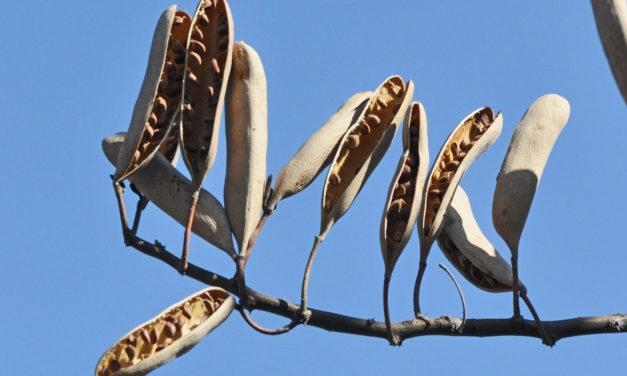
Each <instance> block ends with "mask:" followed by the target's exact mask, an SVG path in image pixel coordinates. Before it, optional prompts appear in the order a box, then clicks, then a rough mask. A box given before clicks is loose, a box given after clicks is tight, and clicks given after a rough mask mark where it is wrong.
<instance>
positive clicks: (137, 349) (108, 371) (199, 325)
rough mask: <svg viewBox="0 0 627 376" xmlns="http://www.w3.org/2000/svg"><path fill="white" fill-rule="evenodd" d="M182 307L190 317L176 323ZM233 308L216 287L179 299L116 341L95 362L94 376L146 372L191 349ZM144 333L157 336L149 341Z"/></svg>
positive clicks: (120, 375) (224, 318)
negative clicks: (208, 304)
mask: <svg viewBox="0 0 627 376" xmlns="http://www.w3.org/2000/svg"><path fill="white" fill-rule="evenodd" d="M203 300H211V301H212V302H213V305H211V306H210V308H208V307H207V306H206V305H205V304H204V303H203ZM184 304H187V305H188V306H189V307H190V312H191V318H189V319H183V320H180V319H181V318H182V316H181V314H182V307H183V305H184ZM234 306H235V303H234V299H233V297H231V296H230V295H229V294H228V293H227V292H226V291H225V290H223V289H221V288H219V287H209V288H207V289H204V290H201V291H200V292H197V293H196V294H194V295H191V296H189V297H187V298H185V299H183V300H181V301H180V302H178V303H176V304H174V305H172V306H170V307H168V308H167V309H166V310H164V311H163V312H161V313H160V314H159V315H157V316H156V317H155V318H153V319H151V320H150V321H147V322H145V323H144V324H141V325H140V326H138V327H137V328H135V329H133V330H131V331H130V332H129V333H128V334H126V335H125V336H123V337H122V338H121V339H120V340H118V341H117V342H116V343H115V344H114V345H113V346H112V347H111V348H110V349H109V350H107V351H106V352H105V353H104V354H103V355H102V357H101V358H100V360H99V361H98V364H97V365H96V376H113V375H115V376H123V375H124V376H130V375H134V376H135V375H145V374H147V373H149V372H150V371H152V370H154V369H155V368H157V367H160V366H162V365H164V364H165V363H167V362H169V361H171V360H173V359H175V358H177V357H179V356H180V355H183V354H184V353H186V352H187V351H189V350H191V348H192V347H194V346H195V345H196V344H197V343H198V342H200V340H202V339H203V338H204V337H205V336H206V335H207V334H209V333H210V332H211V331H212V330H213V329H215V328H216V327H217V326H218V325H220V324H221V323H222V322H223V321H224V320H226V318H227V317H228V316H229V315H230V314H231V311H233V307H234ZM173 320H174V322H177V323H179V324H180V327H177V326H176V325H175V324H173V323H172V321H173ZM147 333H158V334H156V339H155V340H154V341H152V340H151V339H150V337H149V335H148V334H147ZM129 343H134V345H130V344H129Z"/></svg>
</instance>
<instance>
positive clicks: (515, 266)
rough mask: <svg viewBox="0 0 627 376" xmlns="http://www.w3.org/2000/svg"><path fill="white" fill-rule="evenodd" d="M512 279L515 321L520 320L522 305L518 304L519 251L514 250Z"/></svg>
mask: <svg viewBox="0 0 627 376" xmlns="http://www.w3.org/2000/svg"><path fill="white" fill-rule="evenodd" d="M512 279H513V282H514V288H513V291H512V292H513V294H514V317H513V318H514V320H518V319H520V305H519V302H518V296H519V291H518V250H516V251H514V250H512Z"/></svg>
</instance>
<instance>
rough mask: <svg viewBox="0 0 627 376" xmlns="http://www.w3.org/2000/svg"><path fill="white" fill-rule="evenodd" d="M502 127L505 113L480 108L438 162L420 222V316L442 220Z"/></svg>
mask: <svg viewBox="0 0 627 376" xmlns="http://www.w3.org/2000/svg"><path fill="white" fill-rule="evenodd" d="M502 128H503V116H502V115H501V113H498V114H497V115H496V116H494V112H493V111H492V109H491V108H489V107H483V108H480V109H478V110H476V111H474V112H472V113H471V114H470V115H468V116H467V117H466V118H465V119H464V120H462V121H461V123H459V125H458V126H457V127H456V128H455V130H454V131H453V132H452V133H451V135H450V136H449V137H448V139H447V140H446V142H444V145H443V146H442V149H441V150H440V153H439V154H438V156H437V158H436V159H435V161H434V164H433V167H432V168H431V172H430V174H429V177H428V178H427V182H426V187H425V192H424V198H423V205H422V209H421V211H422V214H421V216H420V219H419V221H418V235H419V237H420V265H419V269H418V276H417V278H416V285H415V287H414V313H415V314H416V316H419V315H420V301H419V296H420V283H421V281H422V276H423V275H424V272H425V269H426V267H427V257H428V256H429V252H430V250H431V246H432V245H433V242H434V241H435V240H436V239H437V237H438V235H439V233H440V231H441V229H442V221H443V219H444V215H445V213H446V210H447V208H448V205H449V203H450V202H451V199H452V198H453V194H454V193H455V189H456V188H457V186H458V185H459V182H460V181H461V179H462V177H463V176H464V174H465V173H466V170H467V169H468V167H469V166H470V165H471V164H472V162H474V161H475V159H477V158H478V157H479V156H480V155H481V154H482V153H483V152H484V151H485V150H486V149H487V148H489V147H490V146H491V145H492V144H493V143H494V141H496V139H497V138H498V136H499V135H500V134H501V129H502Z"/></svg>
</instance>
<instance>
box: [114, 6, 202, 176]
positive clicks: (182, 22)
mask: <svg viewBox="0 0 627 376" xmlns="http://www.w3.org/2000/svg"><path fill="white" fill-rule="evenodd" d="M189 26H190V17H189V15H188V14H187V13H185V12H183V11H176V6H175V5H172V6H170V7H169V8H168V9H166V11H165V12H164V13H163V14H162V15H161V18H160V19H159V22H158V23H157V27H156V30H155V33H154V36H153V40H152V46H151V48H150V56H149V58H148V67H147V69H146V75H145V76H144V81H143V83H142V86H141V89H140V91H139V96H138V98H137V102H136V103H135V108H134V109H133V115H132V117H131V124H130V125H129V130H128V137H126V139H125V140H124V145H123V146H122V149H121V152H120V154H119V156H118V159H117V162H116V166H117V169H116V172H115V174H114V177H113V179H114V181H116V182H119V181H122V180H124V179H126V178H127V177H128V176H129V175H131V174H132V173H134V172H135V171H137V170H138V169H139V168H141V167H143V166H144V165H145V164H146V163H147V162H148V161H150V159H151V158H152V157H153V156H154V155H155V153H156V152H157V151H158V150H159V148H160V147H161V145H162V144H164V142H165V141H166V139H167V137H168V135H169V134H170V131H171V129H172V127H173V124H174V123H175V121H176V112H177V108H178V105H179V102H180V97H181V82H182V74H183V63H184V59H185V44H186V39H187V32H188V30H189ZM172 147H173V149H174V151H176V142H175V143H174V144H173V146H172ZM172 147H170V148H168V152H169V153H167V154H168V159H169V160H173V159H174V156H175V153H173V152H172V151H171V150H172ZM165 151H166V150H165V149H163V152H164V153H165Z"/></svg>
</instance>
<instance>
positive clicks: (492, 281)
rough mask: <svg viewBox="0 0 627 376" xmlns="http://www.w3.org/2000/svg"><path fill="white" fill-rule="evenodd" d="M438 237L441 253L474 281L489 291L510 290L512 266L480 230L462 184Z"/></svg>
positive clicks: (473, 282) (479, 286) (512, 283)
mask: <svg viewBox="0 0 627 376" xmlns="http://www.w3.org/2000/svg"><path fill="white" fill-rule="evenodd" d="M437 241H438V245H439V246H440V249H441V250H442V252H443V253H444V255H445V256H446V257H447V258H448V259H449V261H450V262H451V263H452V264H453V265H454V266H455V268H456V269H457V270H458V271H459V272H460V273H461V274H462V275H463V276H464V277H465V278H466V279H467V280H468V281H470V282H471V283H472V284H473V285H475V286H477V287H478V288H480V289H482V290H485V291H489V292H505V291H512V288H513V286H514V282H513V277H512V268H511V267H510V266H509V264H508V263H507V261H505V260H504V259H503V257H501V255H500V254H499V252H498V251H497V250H496V249H495V248H494V246H493V245H492V243H490V241H489V240H488V239H487V238H486V237H485V236H484V235H483V232H481V229H480V228H479V225H478V224H477V221H476V220H475V217H474V215H473V214H472V208H471V206H470V201H469V199H468V196H467V195H466V192H464V190H463V189H462V187H461V186H458V187H457V190H456V191H455V195H454V196H453V199H452V200H451V204H450V205H449V207H448V209H447V212H446V217H445V218H444V224H443V225H442V232H441V233H440V236H438V240H437Z"/></svg>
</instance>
